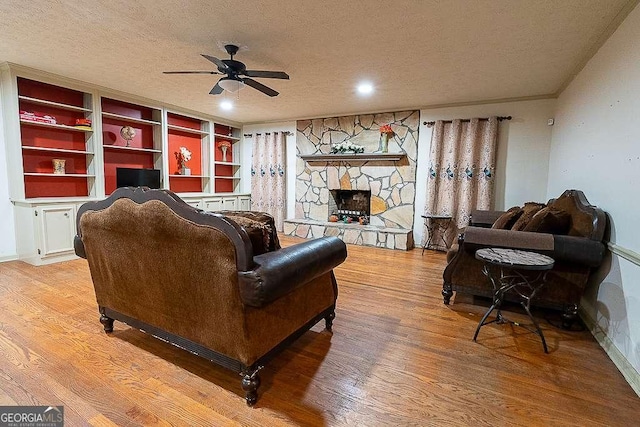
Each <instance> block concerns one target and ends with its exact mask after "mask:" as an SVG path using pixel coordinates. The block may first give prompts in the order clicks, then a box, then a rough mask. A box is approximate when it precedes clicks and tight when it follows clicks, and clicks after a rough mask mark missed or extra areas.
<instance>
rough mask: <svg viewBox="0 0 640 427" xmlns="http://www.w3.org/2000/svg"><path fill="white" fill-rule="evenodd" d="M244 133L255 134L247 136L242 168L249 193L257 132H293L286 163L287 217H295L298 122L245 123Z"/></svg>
mask: <svg viewBox="0 0 640 427" xmlns="http://www.w3.org/2000/svg"><path fill="white" fill-rule="evenodd" d="M242 130H243V133H245V134H253V137H251V138H245V142H246V144H245V145H244V147H243V155H242V164H243V165H247V166H243V168H242V169H245V174H243V176H242V180H241V182H245V183H247V185H248V188H246V190H244V191H246V192H247V193H249V192H251V173H250V172H251V166H250V165H251V150H252V147H253V141H254V140H255V137H256V133H265V132H279V131H282V132H287V131H288V132H291V135H289V136H287V165H286V178H287V216H286V217H287V218H294V217H295V209H296V122H295V121H293V122H280V123H264V124H251V125H245V126H244V127H243V128H242ZM243 188H244V187H243Z"/></svg>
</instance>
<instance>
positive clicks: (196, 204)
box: [183, 199, 202, 209]
mask: <svg viewBox="0 0 640 427" xmlns="http://www.w3.org/2000/svg"><path fill="white" fill-rule="evenodd" d="M183 200H184V201H185V202H186V203H187V204H188V205H191V206H193V207H194V208H197V209H202V208H201V207H200V200H193V199H192V200H189V199H183Z"/></svg>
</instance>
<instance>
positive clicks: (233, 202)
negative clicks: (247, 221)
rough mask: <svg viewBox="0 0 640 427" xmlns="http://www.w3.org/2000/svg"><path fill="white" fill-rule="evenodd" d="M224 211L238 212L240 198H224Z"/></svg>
mask: <svg viewBox="0 0 640 427" xmlns="http://www.w3.org/2000/svg"><path fill="white" fill-rule="evenodd" d="M222 210H225V211H235V210H238V198H237V197H223V198H222Z"/></svg>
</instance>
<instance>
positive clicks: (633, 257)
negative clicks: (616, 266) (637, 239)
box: [607, 242, 640, 266]
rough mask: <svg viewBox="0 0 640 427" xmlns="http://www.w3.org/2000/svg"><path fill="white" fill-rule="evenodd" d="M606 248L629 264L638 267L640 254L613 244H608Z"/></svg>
mask: <svg viewBox="0 0 640 427" xmlns="http://www.w3.org/2000/svg"><path fill="white" fill-rule="evenodd" d="M607 247H608V248H609V250H610V251H611V252H613V253H614V254H616V255H618V256H619V257H622V258H624V259H626V260H627V261H629V262H632V263H634V264H635V265H637V266H640V254H639V253H638V252H636V251H632V250H631V249H627V248H625V247H624V246H620V245H616V244H615V243H611V242H608V243H607Z"/></svg>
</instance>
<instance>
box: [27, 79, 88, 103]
mask: <svg viewBox="0 0 640 427" xmlns="http://www.w3.org/2000/svg"><path fill="white" fill-rule="evenodd" d="M18 94H19V95H22V96H28V97H30V98H37V99H44V100H46V101H52V102H58V103H60V104H67V105H73V106H76V107H84V93H83V92H79V91H77V90H72V89H67V88H64V87H60V86H54V85H50V84H47V83H42V82H36V81H34V80H29V79H25V78H22V77H18ZM39 108H43V109H44V108H49V107H47V106H44V105H42V106H39Z"/></svg>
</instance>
